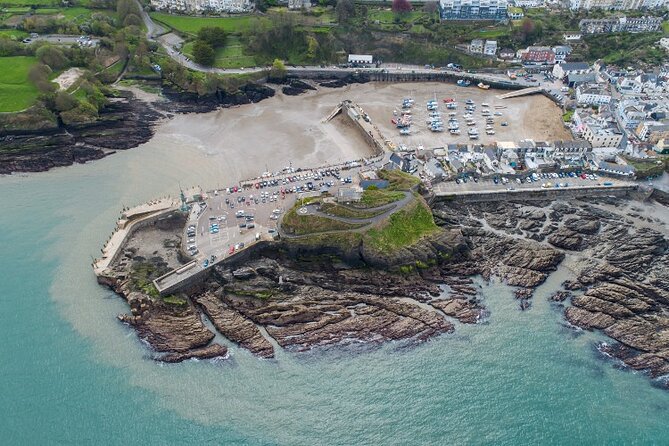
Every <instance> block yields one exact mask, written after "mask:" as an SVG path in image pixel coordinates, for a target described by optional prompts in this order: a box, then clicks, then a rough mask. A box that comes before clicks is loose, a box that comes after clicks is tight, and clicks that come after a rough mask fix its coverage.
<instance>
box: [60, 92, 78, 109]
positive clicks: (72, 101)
mask: <svg viewBox="0 0 669 446" xmlns="http://www.w3.org/2000/svg"><path fill="white" fill-rule="evenodd" d="M77 105H79V101H77V99H76V98H75V97H74V96H72V95H71V94H69V93H67V92H65V91H59V92H58V93H56V98H55V107H56V110H58V111H60V112H63V111H68V110H72V109H73V108H74V107H76V106H77Z"/></svg>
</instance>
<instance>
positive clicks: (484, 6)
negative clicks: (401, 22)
mask: <svg viewBox="0 0 669 446" xmlns="http://www.w3.org/2000/svg"><path fill="white" fill-rule="evenodd" d="M507 7H508V2H507V0H439V15H440V17H441V19H442V20H505V19H506V17H507V14H506V10H507Z"/></svg>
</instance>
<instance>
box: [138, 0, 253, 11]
mask: <svg viewBox="0 0 669 446" xmlns="http://www.w3.org/2000/svg"><path fill="white" fill-rule="evenodd" d="M151 6H153V7H154V8H155V9H156V10H158V11H170V12H183V13H191V14H199V13H207V12H214V13H220V12H233V13H234V12H247V11H250V10H252V9H253V4H252V3H251V1H250V0H151Z"/></svg>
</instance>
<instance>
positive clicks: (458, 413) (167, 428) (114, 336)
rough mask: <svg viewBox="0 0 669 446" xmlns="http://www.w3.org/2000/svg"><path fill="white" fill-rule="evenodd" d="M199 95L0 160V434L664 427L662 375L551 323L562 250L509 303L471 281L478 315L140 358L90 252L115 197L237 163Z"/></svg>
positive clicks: (378, 439) (395, 434) (403, 439)
mask: <svg viewBox="0 0 669 446" xmlns="http://www.w3.org/2000/svg"><path fill="white" fill-rule="evenodd" d="M232 112H233V113H235V112H236V113H251V112H252V111H251V110H241V111H232ZM217 113H218V115H217V116H212V115H207V116H204V117H203V116H194V117H191V118H188V117H180V118H179V119H181V120H180V121H173V122H170V123H167V124H165V126H164V127H163V128H161V130H160V131H159V134H158V135H157V136H156V138H154V139H153V140H152V141H151V142H150V143H148V144H147V145H145V146H144V147H141V148H138V149H134V150H131V151H128V152H125V153H119V154H116V155H114V156H111V157H108V158H106V159H104V160H100V161H96V162H94V163H92V164H90V165H85V166H73V167H69V168H63V169H57V170H55V171H52V172H47V173H43V174H38V175H28V176H12V177H3V178H0V191H1V192H2V193H1V194H0V207H1V208H2V210H3V212H1V213H0V227H1V228H2V231H0V247H2V251H1V252H2V256H0V262H1V265H0V266H1V268H2V269H1V271H2V275H1V277H2V279H1V280H0V300H1V302H2V308H3V311H2V313H1V314H2V315H1V316H0V333H1V334H2V343H0V357H1V358H2V363H1V365H0V390H2V392H1V394H2V398H0V413H2V417H0V438H2V443H3V444H12V445H13V444H54V443H60V444H93V443H97V444H136V443H144V444H169V443H172V444H174V443H183V442H193V443H195V442H197V443H200V444H203V443H214V444H281V445H295V444H305V445H306V444H309V445H314V444H324V445H325V444H327V445H333V444H398V445H399V444H401V445H405V444H438V445H441V444H461V443H487V444H519V443H523V444H525V443H554V444H557V443H559V444H574V443H598V444H604V443H606V444H610V443H638V444H648V443H665V442H667V440H669V426H667V423H666V419H667V416H668V415H669V393H667V392H666V391H662V390H660V389H657V388H655V387H653V386H651V385H650V383H649V381H648V380H647V379H646V378H645V377H644V376H642V375H640V374H635V373H631V372H628V371H623V370H619V369H618V368H617V367H616V366H615V363H613V362H610V361H607V360H604V359H602V357H601V356H600V355H599V354H598V353H597V351H596V350H595V349H594V343H595V342H596V341H597V340H598V339H599V338H598V337H597V336H596V335H594V334H591V333H584V332H577V331H574V330H572V329H570V328H567V327H566V326H565V325H564V323H563V318H562V315H561V310H560V308H559V307H557V306H555V305H552V304H550V303H549V302H548V301H547V300H546V297H547V296H548V295H550V294H551V292H552V291H553V290H555V289H557V288H558V287H559V284H560V283H561V282H562V281H563V280H564V279H565V278H566V277H568V275H569V272H568V270H567V269H566V268H563V269H561V270H559V271H558V272H556V273H555V274H554V275H553V276H551V278H550V279H549V281H548V282H547V283H546V284H544V285H543V286H542V287H541V288H540V289H539V290H538V291H537V293H536V295H535V296H536V297H535V298H534V302H533V306H532V308H531V309H530V310H529V311H525V312H521V311H519V310H518V304H517V302H516V301H515V299H514V298H513V296H512V290H511V289H509V288H508V287H506V286H504V285H500V284H490V285H485V284H482V286H483V289H482V292H483V294H484V296H485V303H486V305H487V306H488V308H489V309H490V311H491V315H490V317H489V319H488V320H487V321H486V323H484V324H481V325H477V326H462V325H458V326H457V327H456V332H455V333H454V334H452V335H447V336H442V337H440V338H437V339H435V340H433V341H430V342H427V343H424V344H421V345H419V346H416V347H407V346H405V345H404V344H400V343H392V344H388V345H385V346H383V347H380V348H376V347H371V346H365V345H356V346H351V347H347V348H344V349H330V350H325V351H323V350H321V351H315V352H310V353H306V354H299V355H295V354H288V353H285V352H279V354H278V355H277V359H276V360H275V361H261V360H258V359H255V358H253V357H252V356H251V355H250V354H248V353H247V352H245V351H241V350H239V349H237V348H236V347H234V346H231V359H230V360H228V361H218V362H209V361H204V362H196V361H189V362H186V363H182V364H176V365H160V364H157V363H155V362H152V361H151V360H149V359H148V355H149V352H148V350H147V349H146V347H145V346H144V345H143V344H142V343H141V342H139V341H138V340H137V338H136V336H135V335H134V333H133V332H132V331H130V330H129V329H128V328H126V327H125V326H123V325H121V324H119V323H118V322H117V320H116V318H115V315H116V314H117V313H119V312H122V311H125V309H126V307H125V305H124V303H123V301H122V300H121V299H120V298H118V297H116V296H115V295H114V294H113V293H112V292H110V291H109V290H107V289H105V288H102V287H100V286H98V285H97V283H96V282H95V278H94V276H93V273H92V271H91V268H90V262H91V256H95V255H96V254H97V253H98V252H99V248H100V246H101V245H102V243H103V242H104V240H105V239H106V238H107V236H108V235H109V233H110V232H111V230H112V229H113V225H114V222H115V219H116V217H117V216H118V211H119V209H120V208H121V207H122V206H123V205H130V204H134V203H137V202H139V201H141V200H144V199H148V198H152V197H155V196H160V195H165V194H172V195H176V194H177V193H178V184H179V183H181V184H182V185H190V184H201V185H203V186H208V185H216V184H217V182H218V181H219V180H220V181H221V182H222V183H223V184H227V181H228V177H232V176H233V175H234V174H235V172H241V173H242V174H247V173H248V174H249V175H250V174H251V173H253V170H252V167H253V166H251V165H249V164H248V163H247V164H245V165H244V166H241V165H240V164H238V163H237V162H236V161H234V157H236V156H239V148H238V147H236V146H235V145H233V144H229V143H226V140H225V139H224V138H223V139H222V140H221V142H220V144H218V145H217V148H216V149H215V153H212V152H211V146H210V145H208V144H197V143H193V141H192V139H189V138H192V134H191V135H190V136H189V134H188V133H189V132H188V131H185V130H183V129H188V128H193V129H195V130H193V131H194V132H196V131H197V130H196V129H197V126H198V125H201V123H202V122H209V123H214V124H215V123H217V122H219V121H217V120H221V119H223V120H225V119H228V118H230V119H234V118H235V116H236V115H233V116H228V115H226V112H225V111H224V112H217ZM207 120H210V121H207ZM175 122H177V123H179V125H180V126H181V129H180V130H178V131H174V129H175V127H174V126H175V125H176V124H175ZM179 135H181V137H179ZM211 137H212V138H216V137H217V136H216V135H213V136H211ZM323 144H325V146H327V147H329V150H335V149H334V148H336V147H337V144H333V145H327V144H330V142H328V141H327V140H324V142H323ZM207 147H209V149H207ZM333 147H334V148H333ZM253 149H254V148H253V147H252V146H250V147H248V148H247V149H246V150H247V152H249V153H250V151H252V150H253ZM292 150H293V149H292V148H291V147H290V145H280V148H279V149H278V150H275V151H274V152H273V157H272V160H270V161H269V162H270V163H274V164H275V165H270V166H269V168H270V169H272V168H276V167H279V168H280V167H282V166H283V165H286V164H287V162H288V160H290V159H293V160H294V158H298V159H303V160H304V162H305V165H307V164H306V163H313V162H314V161H319V159H320V157H321V156H324V155H323V153H319V152H318V150H316V151H313V152H311V151H309V150H307V151H305V152H299V153H298V152H294V151H292ZM342 150H343V149H342ZM348 155H349V154H348V153H344V152H343V151H342V154H341V155H340V156H348ZM256 164H257V163H256ZM263 168H264V166H260V169H263Z"/></svg>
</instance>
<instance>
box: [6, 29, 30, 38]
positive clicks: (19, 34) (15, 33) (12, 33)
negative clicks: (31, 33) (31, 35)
mask: <svg viewBox="0 0 669 446" xmlns="http://www.w3.org/2000/svg"><path fill="white" fill-rule="evenodd" d="M0 36H5V37H15V38H17V39H24V38H26V37H28V33H27V32H25V31H19V30H18V29H0Z"/></svg>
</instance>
